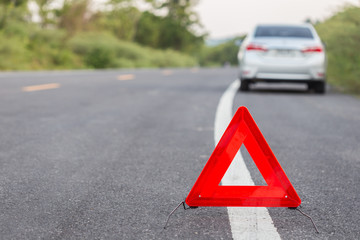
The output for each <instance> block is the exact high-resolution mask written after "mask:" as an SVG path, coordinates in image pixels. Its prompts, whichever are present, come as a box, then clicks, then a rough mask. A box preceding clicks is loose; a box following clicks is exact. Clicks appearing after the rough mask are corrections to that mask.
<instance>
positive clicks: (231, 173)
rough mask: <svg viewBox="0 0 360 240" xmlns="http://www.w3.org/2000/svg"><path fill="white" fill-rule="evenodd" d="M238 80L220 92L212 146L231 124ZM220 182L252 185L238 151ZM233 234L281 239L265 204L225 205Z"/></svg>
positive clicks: (235, 236) (243, 237) (235, 237)
mask: <svg viewBox="0 0 360 240" xmlns="http://www.w3.org/2000/svg"><path fill="white" fill-rule="evenodd" d="M238 89H239V81H238V80H236V81H234V82H233V83H232V84H231V85H230V86H229V87H228V89H227V90H226V91H225V93H224V94H223V95H222V97H221V99H220V102H219V105H218V107H217V110H216V116H215V129H214V138H215V145H216V144H217V143H218V142H219V140H220V138H221V136H222V134H223V133H224V131H225V129H226V128H227V126H228V124H229V123H230V121H231V119H232V116H233V112H232V108H233V101H234V97H235V95H236V93H237V91H238ZM221 183H222V185H239V184H240V185H248V186H250V185H255V184H254V182H253V180H252V179H251V175H250V172H249V170H248V169H247V167H246V165H245V162H244V159H243V158H242V156H241V153H240V151H239V152H238V153H237V154H236V156H235V158H234V160H233V161H232V163H231V165H230V167H229V169H228V170H227V172H226V174H225V175H224V177H223V179H222V181H221ZM227 209H228V214H229V221H230V226H231V233H232V237H233V239H235V240H238V239H281V238H280V235H279V233H278V232H277V230H276V228H275V226H274V223H273V221H272V219H271V217H270V215H269V212H268V210H267V209H266V208H264V207H228V208H227Z"/></svg>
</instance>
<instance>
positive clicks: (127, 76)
mask: <svg viewBox="0 0 360 240" xmlns="http://www.w3.org/2000/svg"><path fill="white" fill-rule="evenodd" d="M134 78H135V75H134V74H124V75H119V76H118V77H117V79H118V80H120V81H127V80H133V79H134Z"/></svg>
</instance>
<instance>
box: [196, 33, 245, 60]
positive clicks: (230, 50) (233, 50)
mask: <svg viewBox="0 0 360 240" xmlns="http://www.w3.org/2000/svg"><path fill="white" fill-rule="evenodd" d="M244 37H245V36H242V37H236V38H233V39H231V40H229V41H227V42H225V43H223V44H220V45H217V46H214V47H208V46H205V47H204V48H203V50H202V52H201V55H200V64H201V65H202V66H219V65H224V64H230V65H236V64H237V63H238V60H237V53H238V51H239V46H238V45H237V42H238V41H239V40H242V39H244Z"/></svg>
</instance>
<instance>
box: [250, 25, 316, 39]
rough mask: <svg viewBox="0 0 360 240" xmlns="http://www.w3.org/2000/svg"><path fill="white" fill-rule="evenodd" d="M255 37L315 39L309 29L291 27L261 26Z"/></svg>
mask: <svg viewBox="0 0 360 240" xmlns="http://www.w3.org/2000/svg"><path fill="white" fill-rule="evenodd" d="M255 37H294V38H314V36H313V34H312V33H311V31H310V29H309V28H306V27H290V26H259V27H257V29H256V31H255Z"/></svg>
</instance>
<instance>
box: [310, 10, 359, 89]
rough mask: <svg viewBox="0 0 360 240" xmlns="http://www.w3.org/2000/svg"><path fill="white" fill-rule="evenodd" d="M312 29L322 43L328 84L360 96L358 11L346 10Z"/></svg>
mask: <svg viewBox="0 0 360 240" xmlns="http://www.w3.org/2000/svg"><path fill="white" fill-rule="evenodd" d="M316 29H317V31H318V33H319V35H320V37H321V38H322V40H323V41H324V42H325V43H326V50H327V55H328V70H327V74H328V80H329V82H330V83H332V84H333V85H335V86H337V87H339V88H341V89H344V90H345V91H348V92H354V93H360V67H359V66H360V8H359V7H354V6H350V7H346V8H345V9H344V10H343V11H341V12H339V13H338V14H336V15H335V16H333V17H331V18H330V19H328V20H326V21H324V22H322V23H319V24H317V25H316Z"/></svg>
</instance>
